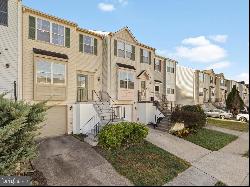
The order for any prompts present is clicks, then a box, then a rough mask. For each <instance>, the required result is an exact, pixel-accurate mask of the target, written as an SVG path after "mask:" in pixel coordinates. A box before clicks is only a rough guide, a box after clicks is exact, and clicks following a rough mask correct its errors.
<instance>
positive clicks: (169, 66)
mask: <svg viewBox="0 0 250 187" xmlns="http://www.w3.org/2000/svg"><path fill="white" fill-rule="evenodd" d="M177 64H178V62H177V61H175V60H172V59H170V58H167V59H166V68H165V71H166V76H165V80H164V81H163V82H164V85H165V86H166V88H165V95H166V98H167V101H168V102H169V103H170V107H171V108H172V107H175V105H176V74H177V71H176V69H177V68H176V66H177Z"/></svg>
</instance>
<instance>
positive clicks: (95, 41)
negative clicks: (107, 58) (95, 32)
mask: <svg viewBox="0 0 250 187" xmlns="http://www.w3.org/2000/svg"><path fill="white" fill-rule="evenodd" d="M94 55H97V39H96V38H95V39H94Z"/></svg>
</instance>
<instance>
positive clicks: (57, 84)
mask: <svg viewBox="0 0 250 187" xmlns="http://www.w3.org/2000/svg"><path fill="white" fill-rule="evenodd" d="M37 62H39V61H36V84H38V85H56V86H66V85H67V65H66V64H63V65H64V72H65V75H64V80H65V81H64V83H54V79H53V64H62V63H56V62H49V61H43V62H47V63H50V68H51V71H50V76H51V83H38V82H37Z"/></svg>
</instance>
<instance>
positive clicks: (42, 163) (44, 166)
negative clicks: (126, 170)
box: [34, 136, 132, 186]
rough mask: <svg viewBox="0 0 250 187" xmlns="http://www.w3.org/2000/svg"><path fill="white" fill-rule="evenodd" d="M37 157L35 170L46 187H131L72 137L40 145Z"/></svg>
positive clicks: (91, 150)
mask: <svg viewBox="0 0 250 187" xmlns="http://www.w3.org/2000/svg"><path fill="white" fill-rule="evenodd" d="M39 153H40V155H39V157H38V158H37V159H36V160H35V161H34V166H35V167H36V169H38V170H39V171H41V172H43V174H44V176H45V177H46V178H47V182H48V185H51V186H52V185H57V186H62V185H64V186H72V185H74V186H80V185H81V186H84V185H88V186H97V185H98V186H99V185H100V186H124V185H125V186H127V185H132V184H131V183H130V182H129V181H128V180H127V179H126V178H124V177H123V176H121V175H119V174H118V173H117V172H116V171H115V170H114V168H113V167H112V166H111V165H110V164H109V163H108V162H107V161H106V160H105V159H104V158H103V157H102V156H100V155H99V154H98V153H97V152H96V151H95V150H94V149H93V148H92V147H91V146H89V145H88V144H86V143H84V142H81V141H79V140H77V139H75V138H74V137H72V136H62V137H56V138H50V139H46V140H43V141H41V143H40V144H39Z"/></svg>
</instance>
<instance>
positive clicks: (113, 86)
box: [108, 30, 155, 103]
mask: <svg viewBox="0 0 250 187" xmlns="http://www.w3.org/2000/svg"><path fill="white" fill-rule="evenodd" d="M115 40H117V41H119V40H121V41H125V42H127V43H129V44H131V45H134V46H135V61H133V60H131V59H128V58H121V57H117V56H115V55H114V41H115ZM110 46H111V51H110V53H109V54H111V64H110V60H109V62H108V63H109V64H110V67H109V72H110V77H109V79H108V81H109V83H108V85H110V87H109V90H108V91H109V93H110V95H111V97H112V98H114V99H117V98H118V95H117V93H118V82H117V80H118V75H117V65H116V63H121V64H127V65H131V66H134V67H135V68H136V73H135V75H136V76H137V75H139V74H140V73H141V72H142V71H143V70H146V71H147V72H148V73H149V74H150V78H151V80H150V82H151V83H152V84H151V85H150V86H148V90H147V91H148V94H147V95H148V100H149V98H150V96H151V97H152V96H153V92H154V65H153V63H151V65H149V64H145V63H140V49H145V50H148V51H150V52H151V58H152V60H151V62H153V58H154V57H155V55H154V51H153V50H149V49H147V48H144V47H141V46H139V45H138V44H137V43H136V41H135V40H134V38H133V37H132V36H131V35H130V33H129V32H128V31H126V30H123V31H121V32H118V33H116V34H115V35H114V36H113V37H112V38H111V45H110ZM115 80H116V81H115ZM139 86H140V84H139V81H138V79H135V89H134V102H137V94H138V90H139ZM150 94H151V95H150ZM118 102H122V103H124V102H123V101H118ZM132 102H133V101H127V103H132Z"/></svg>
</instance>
